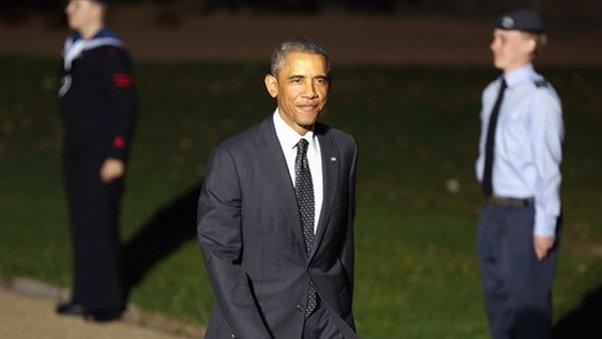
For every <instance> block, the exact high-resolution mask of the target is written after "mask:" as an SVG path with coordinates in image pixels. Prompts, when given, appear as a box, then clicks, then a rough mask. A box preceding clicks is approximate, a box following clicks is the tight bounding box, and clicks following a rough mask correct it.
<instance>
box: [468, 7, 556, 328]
mask: <svg viewBox="0 0 602 339" xmlns="http://www.w3.org/2000/svg"><path fill="white" fill-rule="evenodd" d="M495 27H496V28H495V30H494V33H493V41H492V43H491V46H490V47H491V50H492V52H493V59H494V64H495V67H496V68H498V69H500V70H502V71H503V74H502V75H501V76H500V77H499V78H497V79H496V80H495V81H493V82H492V83H490V84H489V86H487V88H486V89H485V91H484V92H483V98H482V100H483V102H482V110H481V122H482V132H481V138H480V144H479V157H478V160H477V162H476V172H477V178H478V180H479V181H480V182H481V184H482V187H483V192H484V195H485V200H486V202H485V205H484V209H483V212H482V215H481V218H480V221H479V226H478V248H479V263H480V271H481V278H482V281H483V290H484V297H485V306H486V310H487V315H488V319H489V325H490V330H491V335H492V337H493V338H495V339H498V338H529V339H537V338H550V330H551V289H552V281H553V278H554V268H555V265H556V259H557V256H558V253H557V252H558V229H559V226H558V225H559V222H558V221H559V220H560V214H561V213H560V211H561V208H560V198H559V190H560V181H561V174H560V168H559V167H560V162H561V160H562V149H561V143H562V139H563V134H564V127H563V121H562V109H561V102H560V99H559V98H558V95H557V94H556V92H555V90H554V88H553V87H552V85H550V83H549V82H547V81H546V80H545V79H544V78H543V77H542V76H541V75H539V74H538V73H537V72H536V71H535V70H534V68H533V65H532V60H533V58H534V57H535V56H536V54H537V53H538V52H539V51H540V49H541V47H542V45H543V44H544V43H545V35H544V26H543V22H542V20H541V17H540V16H539V15H538V14H537V13H536V12H533V11H530V10H517V11H513V12H510V13H508V14H505V15H502V16H501V17H500V18H499V20H498V21H497V23H496V26H495Z"/></svg>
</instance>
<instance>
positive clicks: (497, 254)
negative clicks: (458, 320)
mask: <svg viewBox="0 0 602 339" xmlns="http://www.w3.org/2000/svg"><path fill="white" fill-rule="evenodd" d="M534 217H535V209H534V207H533V206H527V207H516V206H495V205H490V204H486V205H485V206H484V209H483V214H482V215H481V219H480V221H479V226H478V248H479V264H480V270H481V278H482V281H483V291H484V297H485V307H486V310H487V316H488V318H489V327H490V330H491V335H492V338H494V339H506V338H529V339H538V338H542V339H543V338H550V335H551V290H552V281H553V278H554V271H555V266H556V261H557V256H558V246H557V244H556V245H555V246H554V248H553V249H552V250H551V251H550V252H549V253H548V256H547V257H546V258H544V260H542V261H538V260H537V257H536V255H535V250H534V248H533V227H534ZM557 242H558V237H557Z"/></svg>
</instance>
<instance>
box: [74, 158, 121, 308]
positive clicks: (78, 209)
mask: <svg viewBox="0 0 602 339" xmlns="http://www.w3.org/2000/svg"><path fill="white" fill-rule="evenodd" d="M102 161H103V159H102V158H101V157H85V156H83V155H82V156H66V157H65V164H64V169H65V173H64V174H65V186H66V191H67V200H68V206H69V216H70V222H71V236H72V237H71V238H72V243H73V253H74V274H73V294H72V301H73V302H74V303H79V304H82V305H84V306H85V307H87V308H89V309H92V310H106V309H123V308H124V305H125V288H124V280H123V276H124V275H123V258H122V248H121V244H120V242H119V231H118V226H117V221H118V217H119V207H120V202H121V197H122V194H123V182H122V181H121V180H117V181H115V182H112V183H109V184H104V183H103V182H102V181H101V180H100V166H101V164H102Z"/></svg>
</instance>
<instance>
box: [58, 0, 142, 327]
mask: <svg viewBox="0 0 602 339" xmlns="http://www.w3.org/2000/svg"><path fill="white" fill-rule="evenodd" d="M106 11H107V3H106V1H101V0H71V1H69V2H68V4H67V7H66V10H65V12H66V14H67V18H68V23H69V27H70V28H71V29H73V30H74V31H75V33H74V34H73V35H71V36H69V37H68V38H67V40H66V42H65V47H64V50H63V80H62V84H61V87H60V89H59V96H60V104H61V105H60V106H61V115H62V117H63V121H64V126H65V140H64V156H63V158H64V166H63V167H64V176H65V188H66V192H67V200H68V206H69V216H70V223H71V235H72V241H73V252H74V274H73V292H72V299H71V301H70V302H68V303H66V304H61V305H59V306H58V307H57V312H58V313H59V314H63V315H77V316H84V317H85V318H86V319H90V320H95V321H108V320H113V319H117V318H119V317H120V316H121V314H122V312H123V310H124V309H125V304H126V303H125V296H126V290H125V282H124V272H123V271H124V270H123V259H122V248H121V244H120V242H119V231H118V226H117V222H118V218H119V210H120V205H121V197H122V195H123V190H124V189H123V179H124V176H125V168H126V162H127V158H128V154H129V149H130V145H131V140H132V130H133V127H134V120H135V115H136V95H135V91H134V80H133V77H132V62H131V60H130V57H129V54H128V53H127V51H126V50H125V46H124V44H123V41H122V40H121V39H119V37H117V36H116V35H115V34H114V33H113V32H112V31H110V30H108V29H106V28H104V17H105V13H106Z"/></svg>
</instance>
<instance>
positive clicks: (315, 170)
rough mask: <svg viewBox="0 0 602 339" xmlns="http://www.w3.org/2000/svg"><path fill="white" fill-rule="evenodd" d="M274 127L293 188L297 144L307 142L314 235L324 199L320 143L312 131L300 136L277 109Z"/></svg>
mask: <svg viewBox="0 0 602 339" xmlns="http://www.w3.org/2000/svg"><path fill="white" fill-rule="evenodd" d="M274 127H275V128H276V136H277V137H278V141H280V146H281V147H282V152H283V153H284V158H285V159H286V166H287V167H288V172H289V174H290V178H291V181H292V183H293V186H295V158H296V157H297V143H298V142H299V140H301V139H305V140H307V142H309V145H308V147H307V162H308V163H309V170H310V172H311V181H312V184H313V186H314V206H315V210H314V211H315V212H314V234H315V233H316V232H317V230H318V221H319V220H320V214H321V210H322V200H323V198H324V187H323V185H322V182H323V178H322V156H321V152H320V142H319V141H318V137H317V136H316V135H315V134H314V133H313V131H308V132H307V133H305V135H303V136H302V135H300V134H299V133H297V132H296V131H295V130H294V129H293V128H292V127H290V126H289V125H287V124H286V122H284V120H283V119H282V117H281V116H280V113H278V109H276V112H274Z"/></svg>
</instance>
